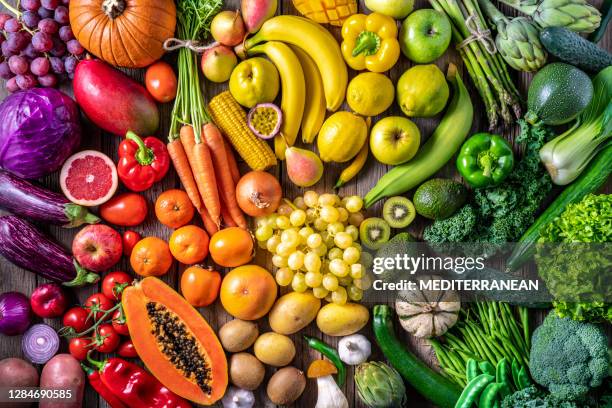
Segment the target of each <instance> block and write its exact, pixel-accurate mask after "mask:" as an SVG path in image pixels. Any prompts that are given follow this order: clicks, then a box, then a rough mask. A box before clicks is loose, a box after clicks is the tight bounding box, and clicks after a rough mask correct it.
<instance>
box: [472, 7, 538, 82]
mask: <svg viewBox="0 0 612 408" xmlns="http://www.w3.org/2000/svg"><path fill="white" fill-rule="evenodd" d="M479 3H480V5H481V6H482V8H483V9H484V11H485V13H486V14H487V15H488V16H489V18H490V19H491V20H492V21H493V23H494V24H495V27H496V29H497V37H496V38H495V45H496V46H497V50H498V51H499V53H500V54H501V56H502V57H503V58H504V60H505V61H506V62H507V63H508V65H510V66H511V67H512V68H514V69H516V70H518V71H525V72H530V71H537V70H538V69H540V68H541V67H542V66H544V64H546V58H547V55H548V54H547V53H546V49H545V48H544V46H543V45H542V43H541V42H540V35H539V30H538V27H537V26H536V25H535V23H534V22H533V21H532V20H531V19H529V18H527V17H516V18H513V19H508V18H507V17H506V16H505V15H503V14H502V13H501V12H500V11H499V10H498V9H497V8H496V7H495V6H494V5H493V4H492V3H491V2H490V1H489V0H479Z"/></svg>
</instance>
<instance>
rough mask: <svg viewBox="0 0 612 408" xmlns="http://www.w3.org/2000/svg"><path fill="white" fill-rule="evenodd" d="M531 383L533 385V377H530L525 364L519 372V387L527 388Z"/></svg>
mask: <svg viewBox="0 0 612 408" xmlns="http://www.w3.org/2000/svg"><path fill="white" fill-rule="evenodd" d="M530 385H531V379H530V378H529V375H528V374H527V369H526V368H525V366H522V367H521V369H520V370H519V372H518V384H517V388H518V389H520V390H522V389H523V388H527V387H529V386H530Z"/></svg>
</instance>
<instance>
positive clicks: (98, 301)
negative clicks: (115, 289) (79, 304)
mask: <svg viewBox="0 0 612 408" xmlns="http://www.w3.org/2000/svg"><path fill="white" fill-rule="evenodd" d="M114 305H115V303H114V302H113V301H112V300H111V299H110V298H108V297H106V295H105V294H104V293H94V294H93V295H91V296H90V297H88V298H87V300H86V301H85V305H84V306H85V308H86V309H88V310H89V311H91V312H92V313H93V318H94V320H98V319H100V318H102V314H103V313H104V312H105V311H107V310H110V309H112V308H113V306H114Z"/></svg>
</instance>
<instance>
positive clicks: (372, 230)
mask: <svg viewBox="0 0 612 408" xmlns="http://www.w3.org/2000/svg"><path fill="white" fill-rule="evenodd" d="M390 237H391V227H390V226H389V224H388V223H387V221H385V220H383V219H382V218H378V217H372V218H367V219H365V220H363V222H362V223H361V225H360V226H359V240H360V241H361V243H362V244H363V245H365V246H366V247H368V248H370V249H374V250H376V249H378V248H380V247H381V246H382V245H383V244H384V243H385V242H387V241H389V238H390Z"/></svg>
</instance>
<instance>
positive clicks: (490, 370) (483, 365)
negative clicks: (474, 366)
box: [478, 361, 495, 376]
mask: <svg viewBox="0 0 612 408" xmlns="http://www.w3.org/2000/svg"><path fill="white" fill-rule="evenodd" d="M478 368H480V371H482V372H483V373H485V374H489V375H492V376H495V367H494V366H493V364H491V363H489V362H488V361H481V362H480V363H478Z"/></svg>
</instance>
